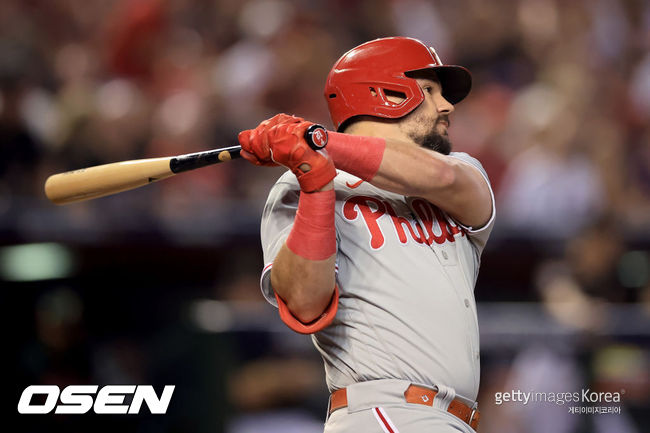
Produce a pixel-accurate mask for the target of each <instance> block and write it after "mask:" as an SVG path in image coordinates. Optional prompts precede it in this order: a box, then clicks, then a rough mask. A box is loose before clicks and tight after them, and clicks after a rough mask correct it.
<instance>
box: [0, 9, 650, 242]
mask: <svg viewBox="0 0 650 433" xmlns="http://www.w3.org/2000/svg"><path fill="white" fill-rule="evenodd" d="M389 35H408V36H413V37H417V38H420V39H422V40H424V41H429V42H430V43H431V44H433V45H435V47H436V49H437V51H438V53H439V54H440V56H441V58H442V59H443V61H445V62H446V63H454V64H462V65H465V66H467V67H468V68H469V69H470V70H471V71H472V73H473V77H474V89H473V92H472V94H471V97H470V98H468V99H467V100H466V101H464V102H463V103H462V104H461V105H459V106H458V107H457V112H456V114H455V115H454V122H453V127H452V131H451V134H452V138H453V140H454V144H455V147H456V149H457V150H463V151H468V152H470V153H471V154H474V155H476V156H477V157H479V159H481V160H482V161H483V163H484V165H485V166H486V167H487V170H488V173H489V174H490V176H491V178H492V182H493V184H494V186H495V189H496V192H497V195H498V198H499V202H500V206H499V217H500V218H499V219H500V228H501V229H502V230H517V231H520V232H523V233H525V234H526V235H529V236H542V237H556V238H566V237H569V236H570V235H571V234H572V233H575V231H576V230H578V229H580V228H582V227H584V226H586V225H588V224H589V223H591V222H593V221H595V220H597V219H598V218H599V217H600V216H602V215H609V216H611V217H612V218H613V219H614V220H615V221H616V224H617V225H618V226H620V227H621V228H622V229H623V230H624V231H625V232H628V233H631V234H633V235H637V234H641V235H644V234H647V233H649V232H650V147H649V146H648V143H650V132H649V130H650V127H649V125H650V122H649V120H650V48H649V47H650V8H649V7H648V4H647V2H644V1H641V0H627V1H615V0H597V1H592V0H588V1H586V0H585V1H571V2H562V1H558V0H521V1H516V2H512V1H508V0H497V1H490V2H482V1H479V0H463V1H460V2H453V3H450V2H442V1H440V2H432V1H424V0H392V1H389V0H380V1H361V0H352V1H324V0H320V1H319V0H310V1H288V0H254V1H242V2H232V1H218V0H213V1H201V2H193V1H189V0H125V1H109V2H76V1H64V0H57V1H48V2H43V1H29V2H23V1H7V2H3V4H2V5H1V6H0V52H2V57H1V60H0V92H1V93H0V134H1V135H0V137H1V139H2V155H1V156H2V157H1V158H0V191H2V197H3V198H2V203H1V204H0V212H2V211H3V210H4V211H5V212H6V211H8V209H9V208H11V207H12V206H19V205H20V204H19V203H21V202H24V201H25V200H27V201H29V199H30V198H35V199H38V200H42V198H43V194H42V185H43V181H44V180H45V178H46V177H47V176H48V175H50V174H52V173H56V172H59V171H64V170H70V169H76V168H81V167H86V166H89V165H95V164H101V163H108V162H115V161H121V160H128V159H135V158H146V157H157V156H167V155H175V154H181V153H188V152H193V151H199V150H206V149H210V148H216V147H223V146H226V145H231V144H233V143H234V141H235V138H236V134H237V132H238V131H240V130H242V129H247V128H252V127H254V126H255V125H256V124H257V123H258V122H259V121H261V120H263V119H264V118H267V117H269V116H271V115H273V114H275V113H277V112H288V113H293V114H296V115H299V116H302V117H304V118H307V119H310V120H313V121H316V122H320V123H323V124H325V125H331V123H330V121H329V117H328V114H327V110H326V105H325V102H324V100H323V97H322V89H323V85H324V81H325V77H326V75H327V73H328V71H329V68H330V67H331V65H332V64H333V62H334V61H335V60H336V59H337V58H338V57H339V56H340V55H341V54H342V53H344V52H345V51H347V50H348V49H350V48H351V47H353V46H355V45H356V44H358V43H360V42H363V41H366V40H370V39H373V38H376V37H382V36H389ZM277 174H278V173H277V171H273V170H259V169H254V168H253V167H249V166H247V165H246V164H244V163H237V164H230V165H224V166H220V167H219V168H218V169H216V168H214V169H207V170H202V171H199V172H196V173H189V174H186V175H184V176H183V178H182V179H178V180H174V181H172V182H166V183H165V184H164V185H161V186H160V187H159V188H157V189H156V190H155V191H154V192H151V193H147V194H146V196H145V202H147V203H146V204H142V203H140V207H143V206H144V207H147V208H149V209H151V212H150V214H151V215H150V218H153V219H162V220H163V221H170V224H171V225H172V226H173V225H174V224H177V225H183V224H185V223H186V222H187V221H188V220H192V214H194V213H199V212H200V206H201V203H202V202H204V201H209V202H212V203H214V202H218V201H221V200H224V199H234V200H246V199H249V198H250V199H253V200H254V201H259V200H262V199H263V198H264V196H265V194H266V191H267V186H268V184H269V183H270V182H272V180H273V179H274V178H275V176H277ZM124 200H127V199H124ZM87 206H90V207H92V206H101V205H100V204H95V203H93V204H89V205H87ZM89 214H92V213H91V212H89ZM79 218H81V219H83V217H80V216H79ZM80 223H83V221H80Z"/></svg>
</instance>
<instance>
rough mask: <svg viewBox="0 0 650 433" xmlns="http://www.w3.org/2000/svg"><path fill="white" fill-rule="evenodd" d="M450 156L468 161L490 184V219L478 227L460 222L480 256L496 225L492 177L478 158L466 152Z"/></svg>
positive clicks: (454, 153) (453, 153) (452, 153)
mask: <svg viewBox="0 0 650 433" xmlns="http://www.w3.org/2000/svg"><path fill="white" fill-rule="evenodd" d="M449 156H451V157H454V158H456V159H459V160H461V161H463V162H466V163H468V164H470V165H471V166H473V167H474V168H476V169H477V170H478V171H479V172H480V173H481V175H482V176H483V179H485V182H486V183H487V185H488V188H489V189H490V198H491V200H492V214H491V215H490V220H489V221H488V222H487V223H486V224H485V225H484V226H482V227H476V228H474V227H467V226H464V225H462V224H460V223H458V224H459V225H460V226H461V227H463V228H464V229H465V230H467V235H468V237H469V239H471V240H472V243H473V244H474V245H475V246H476V248H477V249H478V253H479V256H480V254H481V253H482V252H483V248H485V244H486V243H487V240H488V238H489V237H490V233H491V232H492V228H493V227H494V218H495V216H496V206H495V201H494V192H493V191H492V185H490V179H489V178H488V175H487V173H486V172H485V169H484V168H483V166H482V165H481V163H480V162H479V161H478V159H476V158H474V157H471V156H469V155H468V154H467V153H464V152H451V153H450V154H449Z"/></svg>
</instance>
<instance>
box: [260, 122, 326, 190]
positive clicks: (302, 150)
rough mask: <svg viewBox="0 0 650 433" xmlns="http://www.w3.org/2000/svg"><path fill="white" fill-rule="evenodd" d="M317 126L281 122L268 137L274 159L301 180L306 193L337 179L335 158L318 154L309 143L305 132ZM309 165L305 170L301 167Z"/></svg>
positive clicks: (270, 131)
mask: <svg viewBox="0 0 650 433" xmlns="http://www.w3.org/2000/svg"><path fill="white" fill-rule="evenodd" d="M311 125H313V123H311V122H305V121H301V122H299V123H294V122H291V123H284V122H281V123H278V124H277V125H275V126H272V127H271V128H270V129H269V132H268V134H267V137H268V140H269V147H270V151H271V159H272V160H273V161H275V162H277V163H278V164H282V165H284V166H285V167H287V168H289V169H290V170H291V171H292V172H293V174H295V175H296V177H297V178H298V182H299V183H300V189H301V190H303V191H305V192H314V191H318V190H319V189H321V188H322V187H324V186H325V185H327V184H328V183H329V182H330V181H331V180H332V179H334V177H335V176H336V168H334V162H333V161H332V158H330V156H329V155H328V154H327V152H326V151H325V150H319V151H316V150H314V149H312V148H311V147H309V144H307V141H305V137H304V135H305V131H306V130H307V128H309V127H310V126H311ZM303 164H306V165H308V166H309V170H308V171H303V170H302V169H301V166H302V165H303Z"/></svg>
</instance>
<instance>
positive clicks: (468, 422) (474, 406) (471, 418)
mask: <svg viewBox="0 0 650 433" xmlns="http://www.w3.org/2000/svg"><path fill="white" fill-rule="evenodd" d="M477 409H478V401H475V402H474V404H473V405H472V412H470V414H469V419H468V420H467V424H469V426H470V427H471V426H472V421H474V415H476V412H477Z"/></svg>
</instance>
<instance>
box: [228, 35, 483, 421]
mask: <svg viewBox="0 0 650 433" xmlns="http://www.w3.org/2000/svg"><path fill="white" fill-rule="evenodd" d="M470 87H471V76H470V74H469V72H468V71H467V70H466V69H464V68H462V67H459V66H451V65H443V63H442V62H441V61H440V58H439V57H438V56H437V54H436V52H435V51H434V49H433V48H431V47H429V46H427V45H425V44H424V43H422V42H421V41H419V40H416V39H411V38H405V37H394V38H383V39H377V40H374V41H370V42H367V43H364V44H362V45H360V46H358V47H356V48H354V49H352V50H350V51H349V52H347V53H346V54H344V55H343V56H342V57H341V58H340V59H339V60H338V61H337V62H336V64H335V65H334V67H333V68H332V70H331V71H330V73H329V76H328V78H327V83H326V85H325V98H326V99H327V102H328V105H329V110H330V114H331V117H332V120H333V122H334V125H335V128H336V132H329V134H328V135H329V142H328V144H327V148H326V149H327V151H316V150H312V148H310V147H309V145H308V143H307V142H306V140H305V138H304V134H305V132H306V131H307V129H308V128H310V127H311V126H312V125H313V123H311V122H308V121H305V120H304V119H302V118H299V117H295V116H289V115H286V114H279V115H277V116H275V117H273V118H271V119H269V120H266V121H264V122H262V123H261V124H260V125H259V126H258V127H257V128H255V129H253V130H247V131H243V132H241V133H240V135H239V141H240V144H241V146H242V149H243V150H242V156H243V157H245V158H246V159H248V160H249V161H250V162H252V163H254V164H256V165H277V164H281V165H283V166H286V167H287V168H289V170H290V171H287V172H286V173H285V174H284V175H282V176H281V177H280V179H279V180H278V181H277V182H276V184H275V185H274V186H273V188H272V189H271V192H270V194H269V197H268V201H267V203H266V207H265V209H264V212H263V215H262V227H261V236H262V246H263V252H264V261H265V263H266V266H265V267H264V270H263V273H262V278H261V286H262V292H263V294H264V296H265V298H266V299H267V300H268V301H269V302H270V303H271V304H273V305H275V306H277V307H278V309H279V314H280V317H281V319H282V320H283V321H284V322H285V323H286V324H287V325H288V326H289V327H290V328H291V329H293V330H295V331H297V332H300V333H305V334H311V335H312V340H313V343H314V345H315V346H316V348H317V349H318V351H319V352H320V353H321V355H322V357H323V361H324V364H325V372H326V378H327V385H328V387H329V389H330V391H331V395H330V401H329V408H328V413H327V421H326V423H325V432H327V433H342V432H382V431H383V432H391V433H397V432H402V433H404V432H423V431H427V432H432V433H433V432H452V431H462V432H472V431H474V430H475V429H476V427H477V425H478V420H479V412H478V409H477V404H476V402H475V400H476V396H477V392H478V385H479V333H478V324H477V316H476V305H475V301H474V295H473V291H474V285H475V283H476V278H477V275H478V270H479V262H480V256H481V252H482V250H483V247H484V246H485V243H486V241H487V239H488V236H489V234H490V231H491V229H492V225H493V222H494V215H495V209H494V198H493V194H492V190H491V187H490V183H489V180H488V177H487V175H486V173H485V171H484V170H483V168H482V166H481V164H480V163H479V162H478V161H477V160H476V159H474V158H472V157H471V156H469V155H467V154H465V153H457V152H451V144H450V141H449V137H448V134H447V128H448V127H449V119H450V115H451V113H452V112H453V111H454V105H453V104H456V103H458V102H459V101H461V100H462V99H463V98H465V96H467V94H468V93H469V90H470Z"/></svg>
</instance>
